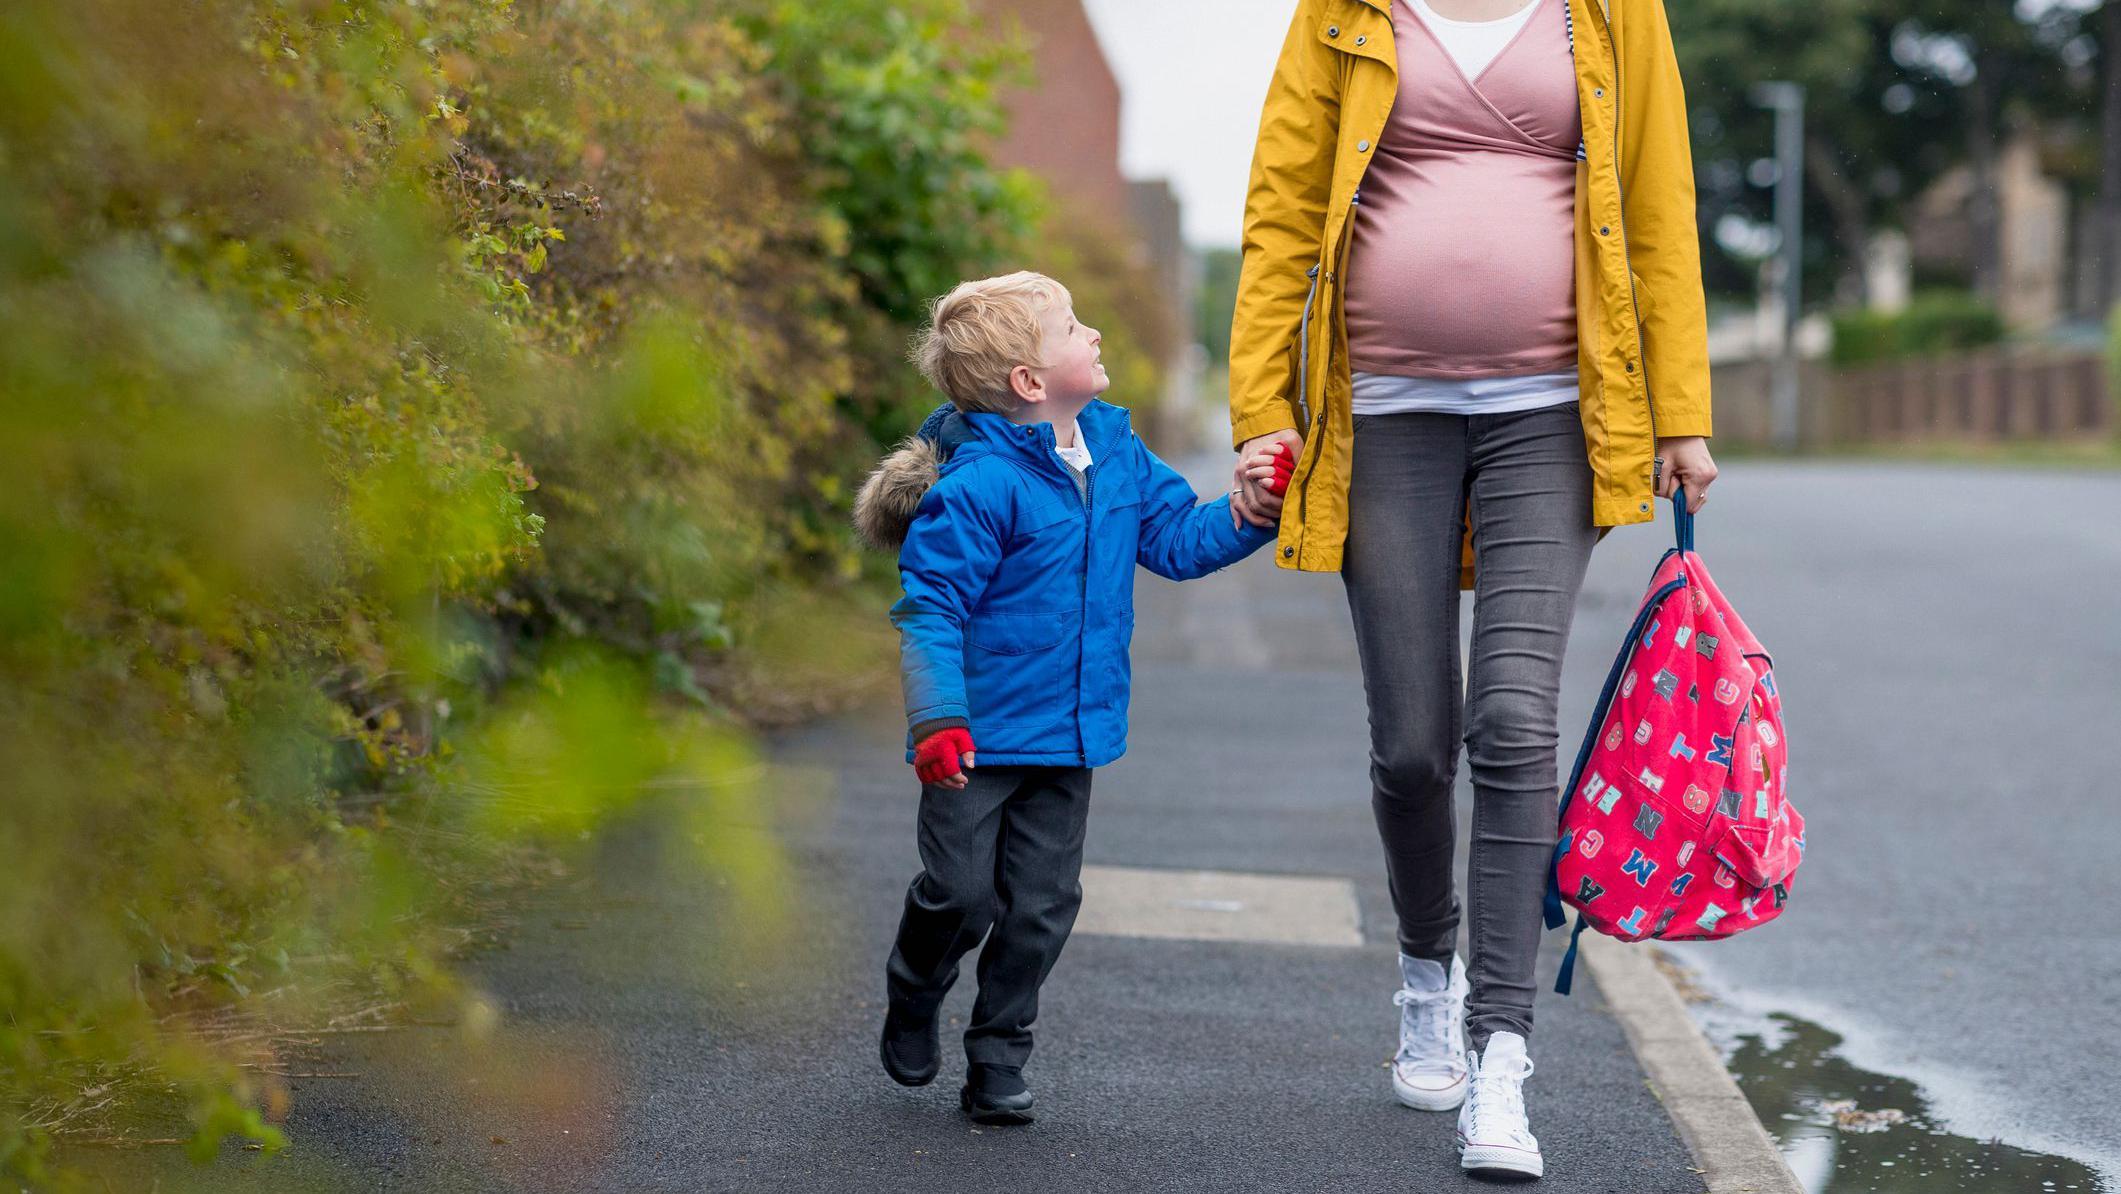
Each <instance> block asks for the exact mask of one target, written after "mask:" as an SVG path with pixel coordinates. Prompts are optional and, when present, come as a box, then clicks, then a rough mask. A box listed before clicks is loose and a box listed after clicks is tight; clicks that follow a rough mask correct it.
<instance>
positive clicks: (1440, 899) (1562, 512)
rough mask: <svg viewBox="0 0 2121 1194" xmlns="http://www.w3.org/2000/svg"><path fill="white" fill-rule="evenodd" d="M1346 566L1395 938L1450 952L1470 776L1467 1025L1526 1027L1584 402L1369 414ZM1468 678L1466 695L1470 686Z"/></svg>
mask: <svg viewBox="0 0 2121 1194" xmlns="http://www.w3.org/2000/svg"><path fill="white" fill-rule="evenodd" d="M1348 505H1349V510H1348V541H1347V548H1346V554H1345V556H1344V557H1343V565H1342V572H1341V575H1342V579H1343V581H1344V582H1345V583H1346V586H1347V590H1348V606H1349V608H1350V609H1351V610H1352V611H1353V613H1354V619H1355V642H1356V649H1357V651H1358V653H1359V654H1360V656H1361V659H1362V675H1363V691H1364V694H1365V696H1366V697H1367V699H1368V702H1369V709H1370V779H1371V786H1372V792H1371V807H1372V809H1373V810H1374V811H1375V813H1376V815H1377V831H1378V834H1379V835H1380V836H1381V837H1382V838H1383V839H1384V848H1385V868H1386V872H1387V874H1388V877H1389V879H1390V883H1391V890H1392V905H1393V909H1394V911H1395V912H1396V913H1397V915H1398V919H1399V948H1400V950H1401V952H1403V953H1406V954H1409V955H1412V956H1414V957H1418V958H1430V959H1435V960H1439V961H1442V962H1443V963H1444V965H1445V966H1446V967H1448V966H1449V965H1450V958H1451V955H1452V953H1453V952H1454V951H1455V950H1456V948H1457V943H1458V924H1459V903H1458V899H1457V896H1456V894H1455V892H1454V891H1453V886H1454V885H1453V881H1452V858H1453V853H1454V848H1455V829H1454V826H1453V817H1452V801H1451V791H1452V784H1453V781H1454V780H1455V778H1456V776H1457V773H1458V746H1459V743H1460V742H1461V741H1463V742H1464V743H1465V748H1466V761H1467V763H1468V765H1469V766H1470V768H1471V770H1472V778H1473V833H1472V857H1471V858H1470V860H1469V864H1470V865H1469V867H1468V871H1467V876H1466V904H1467V905H1468V906H1469V907H1470V909H1471V912H1472V917H1471V925H1470V936H1471V938H1472V943H1471V951H1470V953H1469V954H1468V956H1467V966H1466V973H1467V978H1468V980H1469V981H1470V983H1471V987H1472V991H1471V994H1470V995H1469V996H1468V998H1467V1001H1466V1031H1467V1036H1468V1041H1469V1043H1470V1044H1471V1045H1472V1046H1473V1047H1474V1048H1476V1049H1479V1048H1485V1047H1486V1044H1487V1038H1488V1034H1489V1033H1492V1032H1497V1031H1509V1032H1515V1033H1519V1034H1522V1035H1524V1036H1525V1037H1526V1038H1527V1039H1529V1037H1530V1034H1531V1030H1532V992H1533V986H1534V983H1535V979H1534V977H1533V963H1534V960H1535V959H1536V958H1537V956H1538V953H1539V937H1540V931H1541V926H1540V902H1541V899H1542V897H1543V895H1544V893H1545V890H1546V877H1547V866H1548V862H1549V860H1550V858H1551V856H1552V853H1553V849H1554V834H1555V803H1556V797H1557V778H1556V773H1555V772H1556V760H1555V747H1556V743H1557V731H1556V726H1555V718H1556V707H1557V704H1558V699H1559V695H1558V694H1559V689H1560V685H1561V656H1562V649H1563V647H1564V646H1565V645H1566V644H1567V642H1568V635H1569V616H1570V613H1571V611H1572V610H1573V608H1574V606H1575V604H1576V594H1577V591H1578V590H1579V589H1580V588H1581V587H1582V585H1583V575H1584V570H1585V568H1586V567H1587V566H1588V565H1589V563H1590V556H1591V547H1592V545H1593V544H1594V543H1596V542H1597V538H1598V536H1597V531H1596V529H1595V528H1594V527H1593V526H1592V525H1591V468H1590V462H1589V459H1588V456H1587V453H1586V451H1585V448H1584V441H1583V427H1582V424H1581V422H1580V416H1579V415H1578V413H1577V406H1576V404H1575V403H1573V402H1572V403H1569V404H1567V405H1565V406H1554V407H1548V408H1546V409H1543V410H1534V411H1526V412H1522V413H1517V414H1498V415H1472V416H1465V415H1444V414H1400V415H1371V416H1362V415H1358V416H1357V417H1356V419H1355V461H1354V473H1353V478H1352V481H1351V485H1350V491H1349V498H1348ZM1468 514H1470V515H1471V519H1472V527H1473V543H1474V551H1475V553H1476V556H1477V559H1478V566H1477V567H1476V569H1475V573H1474V586H1475V587H1474V591H1473V644H1472V650H1471V652H1470V654H1469V656H1468V659H1469V664H1468V668H1469V674H1468V675H1467V676H1466V679H1465V683H1464V684H1463V686H1462V687H1461V683H1460V678H1459V665H1458V607H1459V588H1458V568H1459V535H1460V532H1461V529H1462V527H1463V525H1464V523H1465V520H1466V518H1467V515H1468ZM1461 693H1462V694H1463V695H1461Z"/></svg>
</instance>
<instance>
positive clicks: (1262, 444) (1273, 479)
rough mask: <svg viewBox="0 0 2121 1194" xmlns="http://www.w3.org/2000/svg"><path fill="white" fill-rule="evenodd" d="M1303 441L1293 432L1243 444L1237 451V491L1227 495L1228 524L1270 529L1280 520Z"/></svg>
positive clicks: (1279, 432)
mask: <svg viewBox="0 0 2121 1194" xmlns="http://www.w3.org/2000/svg"><path fill="white" fill-rule="evenodd" d="M1303 451H1304V441H1303V437H1302V436H1300V435H1298V434H1296V432H1294V431H1276V432H1272V433H1270V434H1268V435H1262V436H1259V437H1257V438H1254V439H1250V440H1247V441H1245V446H1244V447H1243V448H1241V449H1239V450H1238V460H1237V469H1236V474H1235V476H1234V477H1233V478H1232V480H1233V481H1234V482H1235V483H1236V485H1237V489H1236V490H1235V491H1234V492H1233V493H1232V494H1231V495H1230V522H1231V525H1232V526H1240V525H1242V524H1243V523H1246V522H1249V523H1251V524H1252V525H1253V526H1256V527H1268V526H1273V525H1274V523H1275V521H1276V520H1277V519H1279V518H1280V517H1281V505H1282V499H1283V498H1284V497H1285V496H1286V495H1287V494H1288V491H1289V481H1290V479H1291V477H1292V476H1294V474H1295V472H1296V461H1297V459H1298V458H1299V457H1301V456H1302V455H1303Z"/></svg>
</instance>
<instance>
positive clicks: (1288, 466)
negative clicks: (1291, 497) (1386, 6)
mask: <svg viewBox="0 0 2121 1194" xmlns="http://www.w3.org/2000/svg"><path fill="white" fill-rule="evenodd" d="M1273 451H1274V475H1273V476H1271V477H1268V478H1267V479H1266V481H1265V482H1264V484H1265V486H1266V489H1267V492H1268V493H1271V494H1273V495H1274V496H1275V497H1280V496H1281V495H1282V494H1284V493H1287V492H1288V491H1289V479H1290V478H1291V477H1294V476H1295V475H1296V454H1295V453H1294V452H1291V451H1289V445H1287V444H1276V445H1274V448H1273Z"/></svg>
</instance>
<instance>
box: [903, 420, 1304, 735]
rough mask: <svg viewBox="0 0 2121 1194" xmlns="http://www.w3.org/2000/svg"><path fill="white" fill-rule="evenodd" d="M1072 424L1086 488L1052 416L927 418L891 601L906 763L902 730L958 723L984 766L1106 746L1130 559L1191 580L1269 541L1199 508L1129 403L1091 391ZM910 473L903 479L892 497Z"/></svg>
mask: <svg viewBox="0 0 2121 1194" xmlns="http://www.w3.org/2000/svg"><path fill="white" fill-rule="evenodd" d="M939 422H940V423H941V424H942V425H941V426H937V424H938V423H939ZM1079 426H1080V427H1081V428H1082V434H1083V438H1084V441H1085V443H1086V444H1087V445H1088V447H1089V449H1090V452H1091V455H1092V457H1093V458H1094V461H1093V463H1092V464H1091V466H1090V470H1089V473H1088V476H1087V485H1086V487H1085V488H1086V489H1087V492H1085V489H1079V488H1078V487H1077V485H1076V483H1075V479H1074V477H1073V476H1072V475H1071V474H1070V473H1069V471H1068V468H1067V466H1066V465H1065V464H1063V463H1062V462H1061V459H1060V457H1059V456H1057V455H1055V453H1054V438H1053V427H1052V425H1051V424H1047V423H1040V424H1034V425H1031V426H1019V425H1017V424H1015V423H1011V422H1010V421H1009V420H1007V419H1005V418H1002V417H1001V416H1000V415H991V414H982V413H967V414H963V415H953V416H952V417H950V418H948V419H947V420H937V419H931V420H930V424H929V427H928V428H927V429H925V430H928V431H931V432H932V433H933V435H934V438H935V439H936V440H937V441H940V442H939V443H937V444H936V445H935V446H934V447H933V448H930V449H928V450H929V451H931V452H932V453H933V455H934V456H942V455H943V454H944V453H945V452H947V459H944V460H943V461H942V462H941V464H940V468H939V470H938V471H939V476H937V478H936V480H935V482H934V484H933V485H932V486H930V487H928V488H927V490H926V492H925V493H921V494H920V495H919V504H918V506H917V507H915V508H914V509H913V511H912V516H911V521H910V524H907V525H905V528H904V535H905V540H904V545H903V546H902V547H901V548H900V549H899V579H900V582H901V583H902V584H903V586H904V589H905V596H904V597H903V598H902V599H900V601H899V602H898V604H896V605H894V606H893V607H892V609H891V620H892V622H893V624H894V625H896V626H897V627H898V630H899V640H900V645H901V651H902V664H901V674H902V679H903V680H904V683H905V690H906V721H907V727H908V734H907V750H906V754H907V759H908V760H909V761H910V760H911V759H912V756H913V744H914V743H916V742H918V741H920V740H921V739H922V738H924V737H926V736H927V735H929V734H931V733H933V732H935V731H936V730H938V729H943V728H946V727H949V726H953V725H956V726H966V727H968V728H969V729H970V732H971V734H972V741H973V745H974V747H975V750H976V752H977V756H978V758H977V761H978V764H979V765H981V766H1008V765H1022V764H1038V765H1046V766H1070V767H1076V766H1085V767H1101V766H1104V765H1105V764H1107V763H1110V762H1112V761H1113V760H1115V759H1117V758H1119V757H1120V756H1121V755H1122V754H1124V753H1126V749H1127V697H1128V688H1129V685H1130V683H1131V675H1132V673H1131V671H1130V669H1129V666H1128V662H1127V644H1128V640H1129V639H1130V638H1131V637H1132V635H1133V632H1134V566H1135V565H1136V564H1140V565H1142V566H1143V567H1145V568H1148V569H1149V570H1150V571H1152V572H1155V573H1157V574H1158V575H1160V576H1166V577H1169V578H1171V579H1172V580H1190V579H1192V578H1194V577H1198V576H1205V575H1207V574H1208V573H1210V572H1214V571H1216V570H1217V569H1219V568H1223V567H1227V566H1228V565H1230V564H1233V563H1236V562H1237V561H1238V560H1241V559H1243V558H1244V557H1246V556H1248V555H1250V554H1251V553H1252V552H1254V551H1256V550H1258V549H1259V548H1260V547H1261V546H1263V545H1265V544H1267V543H1271V542H1273V541H1274V538H1275V532H1274V530H1273V529H1272V528H1267V529H1260V528H1256V527H1253V526H1251V525H1250V524H1246V525H1244V526H1243V527H1241V528H1233V527H1232V526H1231V519H1230V499H1229V498H1228V497H1227V496H1224V497H1220V498H1217V499H1216V500H1215V501H1212V502H1209V503H1207V504H1206V505H1199V504H1196V503H1197V502H1198V501H1199V499H1198V498H1197V497H1196V496H1195V495H1194V493H1193V489H1192V487H1191V486H1189V485H1187V484H1186V482H1185V479H1184V478H1182V477H1180V476H1179V475H1178V473H1177V472H1176V471H1175V470H1173V469H1172V468H1171V466H1169V465H1167V464H1165V463H1164V462H1163V461H1161V460H1159V459H1157V457H1156V455H1155V453H1153V452H1151V451H1149V449H1148V447H1147V446H1145V445H1144V444H1143V443H1142V442H1141V440H1139V439H1137V438H1136V437H1135V435H1134V431H1133V428H1132V426H1131V424H1130V421H1129V418H1128V414H1127V412H1126V410H1124V409H1122V408H1120V407H1117V406H1112V405H1109V404H1106V403H1103V402H1093V403H1091V404H1090V406H1089V408H1088V409H1086V410H1085V411H1083V413H1082V416H1081V418H1080V420H1079ZM922 450H923V446H921V445H916V446H914V447H912V448H909V449H908V450H907V451H902V452H901V453H900V454H899V455H898V456H895V457H893V458H892V459H893V460H897V459H900V458H902V457H905V456H906V455H907V452H912V453H915V454H916V455H918V454H919V453H920V452H921V451H922ZM891 467H892V462H891V460H887V461H886V464H885V468H884V469H880V470H879V477H878V478H873V479H872V481H871V483H870V486H869V487H868V489H869V490H874V489H875V488H876V487H877V486H878V484H879V481H880V480H886V478H884V474H885V472H886V471H887V470H889V469H891ZM931 467H932V465H931ZM922 480H923V479H921V478H916V479H914V480H911V481H907V480H906V479H905V478H900V479H899V482H898V483H899V488H900V492H901V495H902V498H903V497H910V495H911V494H912V493H913V492H915V491H916V490H917V489H918V487H919V485H920V484H921V483H922ZM868 496H869V494H868V492H867V491H865V495H864V497H865V502H866V500H867V498H868ZM865 529H868V527H867V524H866V523H865ZM896 529H897V528H895V527H893V528H890V530H896ZM872 537H873V538H876V537H878V536H876V535H872ZM889 537H890V535H889V533H888V532H887V533H886V534H885V535H884V536H883V539H884V541H886V542H888V540H889Z"/></svg>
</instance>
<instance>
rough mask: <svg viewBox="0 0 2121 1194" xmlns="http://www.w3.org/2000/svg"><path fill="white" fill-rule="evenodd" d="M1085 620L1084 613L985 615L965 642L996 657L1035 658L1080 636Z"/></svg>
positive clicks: (978, 619) (974, 620) (974, 622)
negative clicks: (1037, 654) (1028, 656)
mask: <svg viewBox="0 0 2121 1194" xmlns="http://www.w3.org/2000/svg"><path fill="white" fill-rule="evenodd" d="M1082 617H1083V615H1082V611H1081V610H1049V611H1039V612H1034V613H1006V614H999V613H985V614H981V615H979V616H978V617H976V618H974V619H973V620H972V625H971V626H970V627H969V628H968V629H967V631H966V634H965V640H966V641H967V642H969V643H971V644H972V645H973V646H975V647H978V648H979V649H980V650H982V651H990V652H993V653H994V654H996V655H1031V654H1034V653H1036V652H1039V651H1045V650H1049V649H1051V648H1053V647H1056V646H1058V645H1060V644H1061V643H1062V642H1063V641H1065V640H1066V639H1067V638H1068V637H1069V636H1070V634H1072V633H1076V632H1079V631H1080V629H1081V627H1082ZM1071 628H1072V629H1071Z"/></svg>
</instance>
